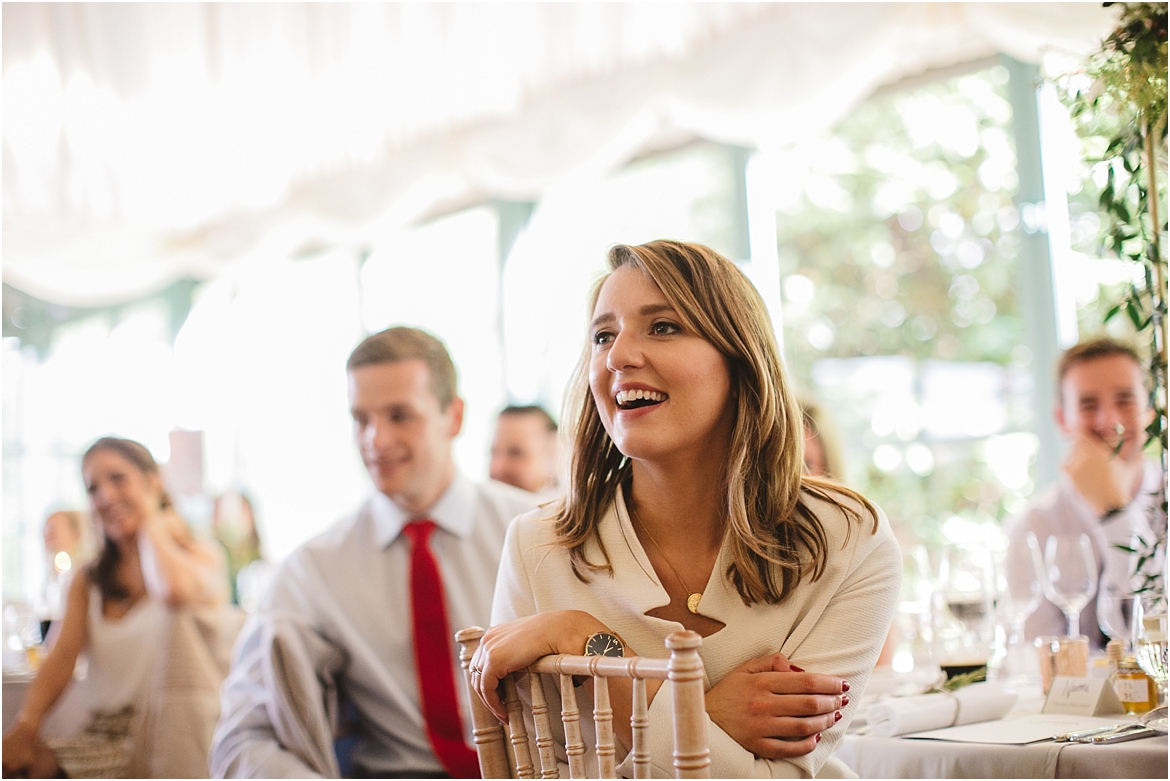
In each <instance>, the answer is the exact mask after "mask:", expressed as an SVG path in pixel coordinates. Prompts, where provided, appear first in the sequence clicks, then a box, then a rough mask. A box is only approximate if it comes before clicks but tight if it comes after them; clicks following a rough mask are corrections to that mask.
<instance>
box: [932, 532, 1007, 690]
mask: <svg viewBox="0 0 1170 781" xmlns="http://www.w3.org/2000/svg"><path fill="white" fill-rule="evenodd" d="M993 573H994V569H993V567H992V561H991V552H990V551H989V550H987V549H986V548H982V547H977V546H968V545H951V546H948V547H947V548H946V549H944V550H943V558H942V563H941V567H940V571H939V581H940V585H941V589H942V592H943V599H944V601H945V602H946V605H947V610H948V611H949V612H950V614H951V615H952V616H954V617H955V618H956V619H958V621H959V622H960V623H961V624H962V625H963V627H964V632H963V637H962V638H961V639H960V647H959V648H956V649H953V650H952V651H951V652H950V653H949V654H947V656H950V657H951V659H950V660H944V661H943V662H942V664H941V665H940V666H941V667H942V668H943V669H944V670H945V671H946V672H947V674H948V677H951V676H953V675H956V674H959V673H963V672H971V671H973V670H975V669H978V668H979V667H982V666H984V665H986V664H987V660H988V656H989V655H990V652H991V635H992V634H993V633H992V631H991V623H992V622H991V617H992V615H993V610H994V598H995V579H994V574H993Z"/></svg>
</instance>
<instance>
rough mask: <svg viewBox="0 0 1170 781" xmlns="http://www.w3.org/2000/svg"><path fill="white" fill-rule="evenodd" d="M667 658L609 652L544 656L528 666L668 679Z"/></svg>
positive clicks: (562, 672) (572, 672) (561, 671)
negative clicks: (610, 654)
mask: <svg viewBox="0 0 1170 781" xmlns="http://www.w3.org/2000/svg"><path fill="white" fill-rule="evenodd" d="M669 665H670V660H669V659H652V658H650V657H647V656H633V657H629V658H617V657H612V656H575V655H572V654H553V655H551V656H543V657H541V658H540V659H537V660H536V661H535V662H533V663H532V664H530V665H529V666H528V670H529V671H530V672H538V673H545V674H546V675H598V676H601V677H603V678H643V679H657V680H662V681H665V680H668V679H669V678H670V669H669Z"/></svg>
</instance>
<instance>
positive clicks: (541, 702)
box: [455, 627, 711, 778]
mask: <svg viewBox="0 0 1170 781" xmlns="http://www.w3.org/2000/svg"><path fill="white" fill-rule="evenodd" d="M483 634H484V630H482V629H479V628H478V627H471V628H469V629H464V630H463V631H461V632H459V633H457V634H456V635H455V639H456V640H458V641H459V643H460V644H461V646H462V651H461V652H460V656H459V659H460V662H461V663H462V665H463V669H464V671H465V674H466V676H467V678H468V683H469V686H468V689H469V691H470V692H471V703H470V709H471V714H472V718H473V721H474V726H475V730H474V737H475V748H476V751H477V752H478V753H479V762H480V770H481V772H482V774H483V777H484V778H508V777H514V778H533V777H534V776H535V769H534V767H533V764H532V751H531V749H530V748H529V746H530V737H529V734H528V727H527V725H526V723H525V717H524V713H523V703H522V702H521V699H520V697H519V695H518V691H517V686H516V680H517V679H518V678H519V677H521V676H522V675H524V674H525V673H527V676H528V685H529V699H530V701H531V716H532V731H533V735H534V738H535V745H536V753H537V758H538V759H539V761H540V775H541V777H542V778H555V777H557V775H558V774H559V768H558V766H557V758H556V757H557V751H556V739H555V736H554V730H553V722H552V718H551V715H550V710H551V708H550V705H549V702H548V698H547V696H546V694H545V688H544V683H543V679H542V677H541V676H542V675H554V676H556V678H555V680H556V681H558V683H559V684H560V687H559V689H560V698H561V725H562V727H563V728H564V736H565V759H566V761H567V762H568V765H569V777H570V778H584V777H585V776H586V767H585V755H586V747H585V741H584V739H583V736H582V730H581V710H580V706H579V705H578V702H577V691H578V690H577V687H576V686H574V682H573V678H574V676H592V678H593V706H594V707H593V714H592V716H593V723H594V727H595V730H594V732H595V734H596V745H595V746H594V749H595V752H596V754H597V772H598V774H599V775H600V777H601V778H614V777H615V776H616V774H617V767H616V765H617V752H616V746H615V741H614V728H613V707H612V705H611V702H610V692H609V679H610V678H628V679H632V681H633V702H632V708H631V710H632V712H631V715H630V725H631V727H632V732H633V746H632V747H631V755H632V756H631V759H632V762H633V770H634V777H635V778H649V777H650V775H651V760H652V757H651V756H650V750H649V742H650V741H649V732H650V717H649V706H648V704H647V692H646V680H647V679H650V678H653V679H657V680H663V681H668V682H669V684H668V685H669V686H670V687H671V689H672V700H673V707H674V710H673V712H672V713H671V719H672V723H673V730H674V751H673V755H672V758H671V763H672V766H673V767H674V773H675V777H677V778H707V777H709V776H710V770H711V752H710V749H709V747H708V742H707V715H706V712H705V703H704V700H705V696H704V692H703V681H704V677H703V660H702V658H700V656H699V647H700V645H701V644H702V638H701V637H700V636H699V635H698V634H696V633H695V632H675V633H674V634H672V635H670V636H669V637H668V638H667V639H666V647H667V648H668V649H669V651H670V658H669V659H652V658H648V657H632V658H626V659H614V658H610V657H603V656H600V657H599V656H590V657H586V656H576V655H571V654H560V655H555V656H545V657H542V658H540V659H538V660H536V661H535V662H534V663H533V664H531V665H530V666H529V667H528V669H527V670H526V671H524V670H521V671H518V672H516V673H512V674H511V675H508V676H505V678H504V687H503V688H504V697H505V705H506V707H507V710H508V727H507V735H508V740H507V741H505V739H504V730H503V727H502V726H501V725H500V724H499V722H498V721H497V720H496V718H495V716H494V715H492V713H491V711H489V710H488V709H487V706H485V705H484V704H483V703H482V702H481V701H480V699H479V697H478V696H476V695H475V693H474V690H472V689H471V688H470V678H471V675H470V665H471V658H472V655H473V654H474V653H475V650H476V648H477V647H478V646H479V641H480V639H481V638H482V637H483ZM658 764H659V766H660V767H661V766H662V765H663V764H665V763H664V762H662V761H659V763H658Z"/></svg>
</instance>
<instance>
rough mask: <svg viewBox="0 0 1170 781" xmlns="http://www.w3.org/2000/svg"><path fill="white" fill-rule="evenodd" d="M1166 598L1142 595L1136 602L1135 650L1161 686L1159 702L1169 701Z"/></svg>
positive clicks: (1144, 667) (1136, 656)
mask: <svg viewBox="0 0 1170 781" xmlns="http://www.w3.org/2000/svg"><path fill="white" fill-rule="evenodd" d="M1166 629H1167V627H1166V601H1165V598H1161V599H1158V600H1156V601H1155V600H1152V599H1151V598H1150V596H1149V595H1139V596H1137V597H1135V598H1134V601H1133V650H1134V657H1135V658H1136V659H1137V663H1138V666H1139V667H1141V668H1142V670H1144V671H1145V673H1146V675H1148V676H1150V677H1151V678H1152V679H1153V680H1154V683H1155V684H1156V685H1157V687H1158V703H1159V704H1160V705H1162V704H1165V702H1166V653H1167V648H1166Z"/></svg>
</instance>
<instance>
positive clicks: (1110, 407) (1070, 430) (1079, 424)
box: [1005, 338, 1166, 646]
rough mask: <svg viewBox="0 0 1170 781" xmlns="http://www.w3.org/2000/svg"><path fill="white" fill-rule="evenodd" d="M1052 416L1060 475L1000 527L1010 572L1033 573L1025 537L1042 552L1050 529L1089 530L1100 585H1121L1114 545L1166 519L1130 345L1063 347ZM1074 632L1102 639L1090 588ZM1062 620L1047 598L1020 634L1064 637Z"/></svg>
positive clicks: (1122, 562) (1141, 378)
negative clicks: (1061, 441)
mask: <svg viewBox="0 0 1170 781" xmlns="http://www.w3.org/2000/svg"><path fill="white" fill-rule="evenodd" d="M1057 379H1058V384H1057V388H1058V392H1059V394H1060V396H1059V398H1058V400H1057V407H1056V421H1057V423H1058V424H1059V426H1060V430H1061V432H1062V433H1063V434H1064V436H1065V438H1066V439H1068V441H1069V445H1070V446H1069V451H1068V455H1067V456H1066V457H1065V459H1064V462H1063V464H1062V465H1061V472H1062V474H1061V476H1060V479H1059V480H1058V481H1057V482H1056V484H1054V485H1052V486H1050V487H1049V488H1048V489H1046V490H1045V491H1043V492H1042V493H1041V494H1040V495H1039V496H1038V497H1036V498H1035V499H1034V500H1033V501H1032V502H1031V504H1030V505H1029V506H1028V508H1027V509H1026V510H1024V512H1022V513H1021V514H1019V515H1018V516H1016V517H1014V518H1011V519H1010V520H1009V521H1008V522H1007V524H1006V526H1005V528H1006V531H1007V533H1008V537H1009V540H1010V545H1009V547H1008V563H1007V568H1008V576H1009V577H1014V578H1016V579H1024V578H1028V577H1032V576H1033V567H1032V562H1031V558H1030V556H1029V552H1028V547H1027V543H1026V536H1027V533H1028V532H1032V533H1034V534H1035V535H1036V537H1037V540H1038V542H1039V543H1040V550H1041V551H1043V550H1044V547H1045V543H1046V540H1047V539H1048V537H1050V536H1052V535H1079V534H1081V533H1084V534H1087V535H1088V537H1089V539H1090V541H1091V542H1092V545H1093V551H1094V554H1095V557H1096V563H1097V569H1098V573H1099V581H1100V586H1099V588H1100V589H1109V588H1112V589H1114V590H1115V591H1117V592H1119V593H1121V592H1124V591H1126V590H1127V589H1128V587H1129V579H1130V576H1131V575H1132V566H1133V564H1132V558H1133V557H1132V556H1130V555H1129V554H1127V553H1125V552H1124V551H1120V550H1118V549H1117V548H1115V547H1114V546H1115V545H1118V544H1121V545H1126V546H1129V545H1131V544H1132V538H1133V537H1134V535H1139V536H1142V537H1144V538H1145V539H1147V540H1148V539H1152V531H1151V529H1152V526H1151V520H1152V518H1153V516H1154V515H1155V514H1157V515H1158V516H1159V518H1160V520H1159V523H1161V524H1162V525H1163V526H1164V525H1165V523H1166V520H1165V516H1163V515H1161V511H1160V509H1159V503H1160V496H1161V493H1160V489H1161V486H1162V485H1163V483H1164V481H1165V478H1164V476H1163V474H1162V468H1161V466H1160V465H1158V464H1156V463H1153V462H1151V461H1149V460H1147V459H1145V458H1144V457H1143V455H1142V449H1143V446H1144V445H1145V442H1146V427H1147V426H1148V425H1149V424H1150V421H1151V420H1152V418H1153V414H1154V412H1153V409H1152V408H1151V407H1150V405H1149V390H1148V389H1147V388H1146V385H1145V380H1146V373H1145V369H1144V367H1143V366H1142V363H1141V360H1140V359H1139V357H1138V355H1137V353H1136V352H1134V350H1133V349H1132V348H1130V347H1128V346H1126V345H1124V344H1121V343H1119V342H1117V341H1115V340H1113V339H1108V338H1100V339H1093V340H1091V341H1086V342H1082V343H1080V344H1078V345H1076V346H1074V347H1072V348H1070V349H1069V350H1068V351H1067V352H1066V353H1065V354H1064V355H1063V356H1062V357H1061V359H1060V362H1059V364H1058V365H1057ZM1080 624H1081V625H1080V633H1081V634H1082V635H1085V636H1087V637H1088V638H1089V640H1090V642H1091V643H1092V644H1093V645H1094V646H1100V645H1101V644H1102V643H1103V642H1104V635H1103V634H1102V633H1101V630H1100V628H1099V627H1098V622H1097V600H1096V595H1094V598H1093V599H1090V600H1089V603H1088V605H1086V606H1085V608H1084V609H1083V610H1082V611H1081V615H1080ZM1066 634H1068V621H1067V620H1066V619H1065V617H1064V614H1063V613H1061V611H1060V609H1059V608H1058V607H1057V606H1056V605H1054V604H1053V603H1051V602H1049V601H1048V600H1047V599H1045V600H1044V601H1042V602H1041V603H1040V607H1039V608H1037V610H1036V612H1035V613H1033V614H1032V616H1031V617H1030V618H1029V619H1028V622H1027V625H1026V635H1027V637H1028V638H1033V637H1036V636H1038V635H1066Z"/></svg>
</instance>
